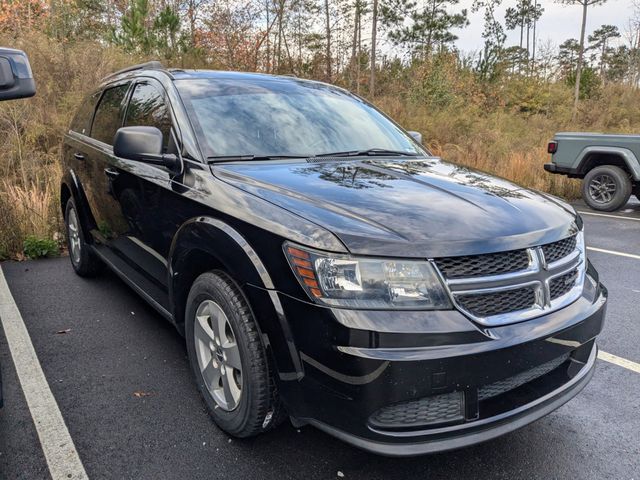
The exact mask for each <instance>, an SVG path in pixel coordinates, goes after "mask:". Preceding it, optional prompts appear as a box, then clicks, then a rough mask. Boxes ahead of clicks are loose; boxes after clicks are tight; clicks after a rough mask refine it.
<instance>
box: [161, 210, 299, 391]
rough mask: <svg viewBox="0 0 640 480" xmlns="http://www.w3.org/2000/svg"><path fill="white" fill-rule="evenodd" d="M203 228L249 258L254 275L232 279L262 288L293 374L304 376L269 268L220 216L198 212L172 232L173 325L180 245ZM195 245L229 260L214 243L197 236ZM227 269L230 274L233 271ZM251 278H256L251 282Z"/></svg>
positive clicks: (169, 264)
mask: <svg viewBox="0 0 640 480" xmlns="http://www.w3.org/2000/svg"><path fill="white" fill-rule="evenodd" d="M203 229H204V230H205V231H206V230H208V231H209V232H212V231H213V232H215V233H214V235H217V234H219V233H222V234H223V235H225V236H226V237H227V238H228V239H230V241H231V242H232V243H233V244H235V245H236V246H237V247H239V248H240V249H241V250H242V251H243V252H244V255H245V260H248V262H249V263H250V265H252V267H253V269H254V272H255V277H254V279H250V278H234V280H235V281H237V282H238V284H239V285H240V286H243V285H249V286H251V287H256V288H257V289H259V290H265V291H266V292H267V293H268V297H269V300H270V302H271V304H272V305H273V309H274V311H275V314H276V317H277V322H278V324H279V327H280V330H281V333H282V336H283V337H284V340H285V343H286V345H287V350H288V356H289V357H290V360H291V363H292V365H293V367H294V370H295V372H294V373H295V375H294V377H295V378H301V376H303V369H302V362H301V360H300V356H299V354H298V351H297V348H296V346H295V342H294V339H293V332H292V329H291V326H290V325H289V321H288V319H287V317H286V315H285V313H284V308H283V306H282V303H281V302H280V298H279V296H278V293H277V291H276V290H275V286H274V283H273V280H272V279H271V276H270V275H269V272H268V271H267V269H266V267H265V265H264V263H262V260H261V259H260V257H259V256H258V253H257V252H256V251H255V250H254V249H253V247H252V246H251V245H250V244H249V242H248V241H247V240H246V239H245V238H244V236H242V234H241V233H240V232H238V231H237V230H236V229H235V228H233V227H232V226H231V225H229V224H227V223H225V222H223V221H222V220H219V219H217V218H213V217H208V216H199V217H195V218H192V219H190V220H188V221H186V222H185V223H183V224H182V226H181V227H180V228H179V229H178V232H177V233H176V234H175V236H174V238H173V241H172V242H171V248H170V250H169V262H168V266H169V269H168V273H167V275H168V279H167V280H168V285H169V298H170V304H171V308H172V310H173V317H174V322H175V323H176V326H178V328H180V326H179V324H183V322H182V321H180V317H179V316H177V315H176V314H177V313H178V308H179V303H180V302H177V300H178V299H177V298H176V295H177V291H176V290H177V288H176V286H177V282H178V281H179V280H177V279H176V277H178V276H179V274H180V270H179V269H180V268H181V266H180V262H181V261H182V260H184V258H185V257H186V255H184V256H182V255H180V252H181V250H182V248H181V246H183V245H185V244H188V242H189V240H190V237H192V236H193V235H194V234H196V232H198V233H201V232H202V231H203ZM194 245H197V249H198V250H200V251H202V252H203V253H206V254H207V255H210V256H212V257H213V258H215V259H217V260H218V261H219V262H220V263H221V264H222V265H225V267H226V266H227V265H228V262H225V261H223V260H222V258H223V257H225V256H226V257H228V255H224V256H223V255H220V254H219V252H216V250H215V247H214V246H213V245H211V244H208V243H207V242H205V241H203V240H202V239H198V240H197V241H196V242H195V243H194ZM191 250H193V249H191ZM191 250H189V251H191ZM235 261H236V262H241V260H238V259H236V260H235ZM227 273H229V274H232V272H227ZM232 278H233V275H232ZM252 280H258V281H255V282H254V281H252ZM256 320H257V321H258V326H259V327H260V328H261V330H263V329H262V326H261V325H260V321H259V319H258V318H256ZM264 333H267V341H268V342H269V343H273V342H271V340H269V339H268V332H264ZM265 346H266V345H265ZM279 373H280V376H281V377H282V375H283V372H282V371H280V372H279ZM284 376H285V377H286V376H287V373H286V372H284Z"/></svg>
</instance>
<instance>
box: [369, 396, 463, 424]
mask: <svg viewBox="0 0 640 480" xmlns="http://www.w3.org/2000/svg"><path fill="white" fill-rule="evenodd" d="M463 407H464V401H463V395H462V392H452V393H445V394H442V395H434V396H431V397H424V398H421V399H419V400H413V401H410V402H402V403H396V404H394V405H389V406H387V407H383V408H381V409H380V410H378V411H377V412H376V413H374V414H373V415H372V416H371V418H369V424H370V425H371V426H373V427H378V428H385V429H395V428H415V427H422V426H429V425H435V424H444V423H447V424H451V423H457V422H462V421H463V420H464V408H463Z"/></svg>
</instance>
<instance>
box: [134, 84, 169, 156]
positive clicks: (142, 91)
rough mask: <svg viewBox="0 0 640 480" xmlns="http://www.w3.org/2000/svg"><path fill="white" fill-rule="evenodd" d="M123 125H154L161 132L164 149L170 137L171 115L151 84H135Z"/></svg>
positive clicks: (167, 146)
mask: <svg viewBox="0 0 640 480" xmlns="http://www.w3.org/2000/svg"><path fill="white" fill-rule="evenodd" d="M124 124H125V126H143V127H156V128H157V129H158V130H160V131H161V132H162V138H163V146H164V151H165V152H166V151H167V149H168V148H169V142H170V139H171V115H170V114H169V108H168V107H167V103H166V102H165V101H164V98H163V96H162V94H161V93H160V92H159V91H158V89H157V88H156V87H154V86H153V85H149V84H148V83H139V84H138V85H136V88H135V90H134V91H133V95H132V96H131V101H130V102H129V107H128V108H127V115H126V118H125V123H124Z"/></svg>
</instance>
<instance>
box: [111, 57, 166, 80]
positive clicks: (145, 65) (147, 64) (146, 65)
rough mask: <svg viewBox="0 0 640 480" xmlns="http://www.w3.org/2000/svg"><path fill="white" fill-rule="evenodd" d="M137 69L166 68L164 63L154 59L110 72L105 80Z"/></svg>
mask: <svg viewBox="0 0 640 480" xmlns="http://www.w3.org/2000/svg"><path fill="white" fill-rule="evenodd" d="M135 70H165V68H164V65H162V63H161V62H159V61H157V60H153V61H151V62H145V63H139V64H138V65H132V66H130V67H127V68H123V69H122V70H118V71H117V72H113V73H110V74H109V75H107V76H106V77H104V79H103V80H106V79H107V78H111V77H115V76H117V75H121V74H123V73H127V72H133V71H135Z"/></svg>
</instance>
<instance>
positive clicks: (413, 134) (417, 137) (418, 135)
mask: <svg viewBox="0 0 640 480" xmlns="http://www.w3.org/2000/svg"><path fill="white" fill-rule="evenodd" d="M407 133H408V134H409V135H411V138H413V139H414V140H415V141H416V142H418V143H419V144H420V145H422V134H421V133H420V132H412V131H411V132H407Z"/></svg>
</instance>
